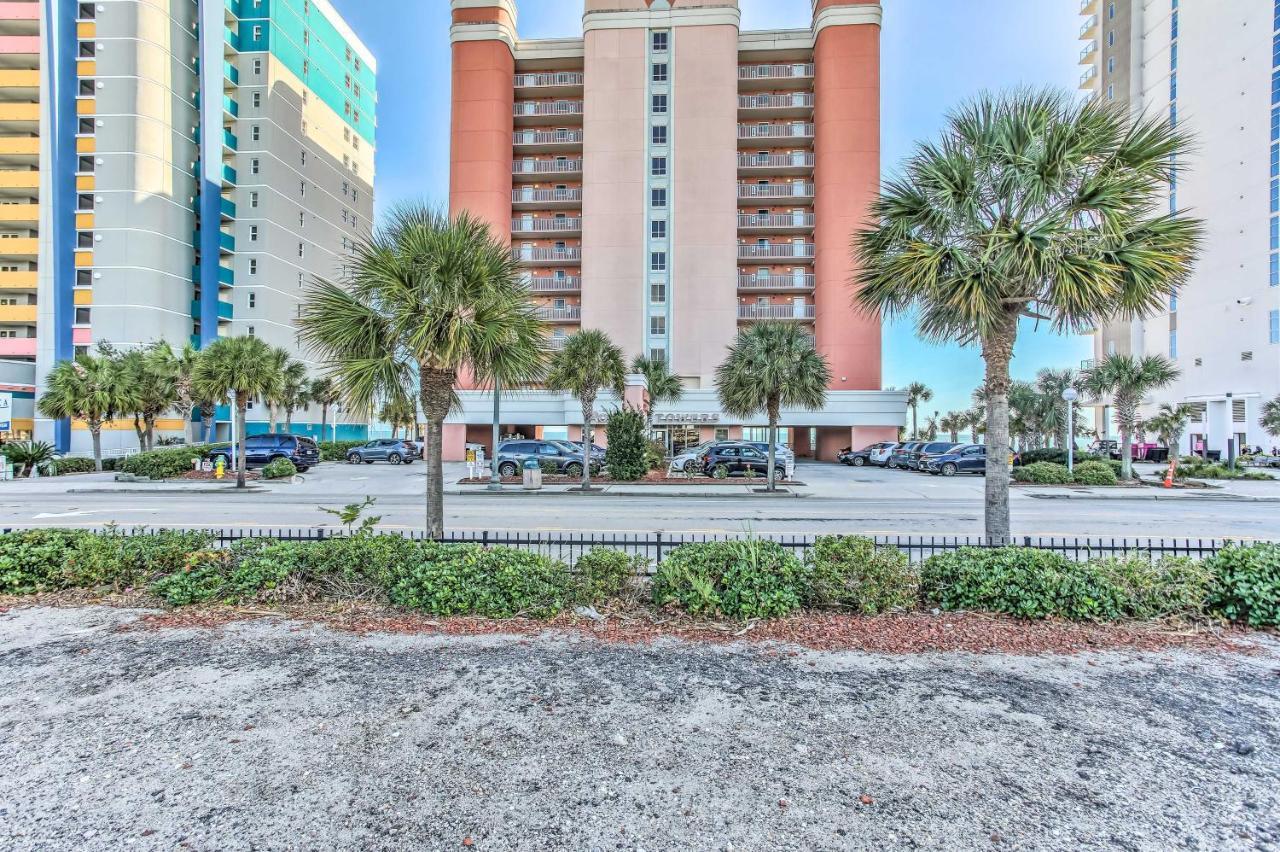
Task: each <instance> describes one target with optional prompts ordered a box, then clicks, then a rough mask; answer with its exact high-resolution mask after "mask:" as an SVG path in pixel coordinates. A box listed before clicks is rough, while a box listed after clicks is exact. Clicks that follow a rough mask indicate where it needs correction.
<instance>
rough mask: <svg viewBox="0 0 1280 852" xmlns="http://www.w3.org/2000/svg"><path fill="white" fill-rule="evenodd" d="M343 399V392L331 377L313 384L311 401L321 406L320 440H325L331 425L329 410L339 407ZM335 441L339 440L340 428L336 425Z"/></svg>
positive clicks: (334, 430)
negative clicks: (325, 432)
mask: <svg viewBox="0 0 1280 852" xmlns="http://www.w3.org/2000/svg"><path fill="white" fill-rule="evenodd" d="M341 399H342V390H341V389H340V388H339V387H338V383H337V382H335V381H334V380H333V378H332V377H331V376H324V377H323V378H319V379H315V380H314V381H312V382H311V401H312V402H314V403H315V404H316V405H318V406H320V440H321V441H323V440H324V431H325V429H326V428H327V427H328V425H329V408H330V407H331V406H334V405H337V404H338V401H339V400H341ZM333 439H334V440H335V441H336V440H338V427H337V424H336V423H335V424H334V427H333Z"/></svg>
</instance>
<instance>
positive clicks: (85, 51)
mask: <svg viewBox="0 0 1280 852" xmlns="http://www.w3.org/2000/svg"><path fill="white" fill-rule="evenodd" d="M97 53H98V51H97V45H95V44H94V43H93V42H91V41H82V42H80V50H79V54H80V58H81V59H92V58H93V57H94V56H96V55H97Z"/></svg>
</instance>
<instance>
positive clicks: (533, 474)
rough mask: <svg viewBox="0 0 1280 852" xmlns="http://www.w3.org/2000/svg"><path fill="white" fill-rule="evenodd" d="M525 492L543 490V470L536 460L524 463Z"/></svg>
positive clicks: (527, 460)
mask: <svg viewBox="0 0 1280 852" xmlns="http://www.w3.org/2000/svg"><path fill="white" fill-rule="evenodd" d="M524 490H525V491H541V490H542V468H541V467H540V466H539V465H538V462H537V461H536V460H534V459H525V462H524Z"/></svg>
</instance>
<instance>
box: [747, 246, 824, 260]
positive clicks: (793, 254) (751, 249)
mask: <svg viewBox="0 0 1280 852" xmlns="http://www.w3.org/2000/svg"><path fill="white" fill-rule="evenodd" d="M813 255H814V244H813V243H769V244H768V245H759V244H757V245H740V246H738V259H739V260H755V259H757V258H772V257H777V258H797V257H798V258H804V259H811V258H812V257H813Z"/></svg>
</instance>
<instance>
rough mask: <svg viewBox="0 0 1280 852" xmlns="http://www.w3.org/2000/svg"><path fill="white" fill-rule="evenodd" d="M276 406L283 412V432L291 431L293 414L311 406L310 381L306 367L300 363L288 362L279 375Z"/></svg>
mask: <svg viewBox="0 0 1280 852" xmlns="http://www.w3.org/2000/svg"><path fill="white" fill-rule="evenodd" d="M276 404H277V405H278V406H279V408H280V410H281V411H283V412H284V431H285V432H292V431H293V412H295V411H297V410H299V409H303V408H306V407H307V406H308V405H310V404H311V380H310V379H308V378H307V366H306V365H305V364H303V363H302V362H301V361H294V360H290V361H289V362H288V363H287V364H286V365H285V368H284V370H283V371H282V373H281V375H280V391H279V393H278V394H277V396H276Z"/></svg>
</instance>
